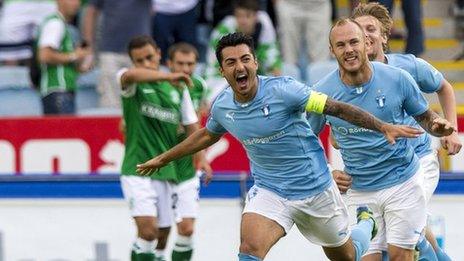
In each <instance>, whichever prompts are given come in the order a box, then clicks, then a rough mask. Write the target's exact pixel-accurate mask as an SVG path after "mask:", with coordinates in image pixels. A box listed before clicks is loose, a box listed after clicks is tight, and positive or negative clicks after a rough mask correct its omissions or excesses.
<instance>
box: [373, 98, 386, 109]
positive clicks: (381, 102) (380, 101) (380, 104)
mask: <svg viewBox="0 0 464 261" xmlns="http://www.w3.org/2000/svg"><path fill="white" fill-rule="evenodd" d="M375 101H376V102H377V107H379V108H383V107H385V95H380V96H377V97H375Z"/></svg>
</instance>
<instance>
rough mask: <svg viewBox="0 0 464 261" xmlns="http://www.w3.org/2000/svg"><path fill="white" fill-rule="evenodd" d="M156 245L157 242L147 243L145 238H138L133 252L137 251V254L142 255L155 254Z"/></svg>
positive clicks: (133, 246)
mask: <svg viewBox="0 0 464 261" xmlns="http://www.w3.org/2000/svg"><path fill="white" fill-rule="evenodd" d="M155 245H156V240H153V241H147V240H145V239H143V238H140V237H138V238H137V239H136V240H135V242H134V244H133V245H132V250H134V251H135V253H137V254H140V253H155Z"/></svg>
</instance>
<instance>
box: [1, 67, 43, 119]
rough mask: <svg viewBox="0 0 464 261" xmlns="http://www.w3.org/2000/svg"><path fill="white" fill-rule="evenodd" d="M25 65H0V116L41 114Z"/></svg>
mask: <svg viewBox="0 0 464 261" xmlns="http://www.w3.org/2000/svg"><path fill="white" fill-rule="evenodd" d="M31 86H32V85H31V83H30V80H29V69H28V68H27V67H25V66H0V116H39V115H42V102H41V100H40V94H39V93H38V91H36V90H34V89H33V88H32V87H31Z"/></svg>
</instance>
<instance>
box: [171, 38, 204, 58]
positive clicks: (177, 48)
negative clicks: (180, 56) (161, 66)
mask: <svg viewBox="0 0 464 261" xmlns="http://www.w3.org/2000/svg"><path fill="white" fill-rule="evenodd" d="M177 52H180V53H184V54H189V53H193V54H195V59H196V60H198V57H199V55H198V50H197V48H195V46H193V45H191V44H189V43H184V42H180V43H176V44H173V45H171V46H170V47H169V49H168V58H169V60H171V61H172V59H174V55H176V53H177Z"/></svg>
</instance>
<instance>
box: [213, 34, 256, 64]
mask: <svg viewBox="0 0 464 261" xmlns="http://www.w3.org/2000/svg"><path fill="white" fill-rule="evenodd" d="M241 44H245V45H247V46H248V48H250V52H251V53H252V54H253V57H255V58H256V55H255V49H254V43H253V38H252V37H251V36H248V35H246V34H244V33H240V32H237V33H231V34H227V35H225V36H223V37H222V38H221V40H219V42H218V44H217V45H216V59H217V60H218V62H219V66H221V63H222V50H223V49H224V48H226V47H231V46H237V45H241Z"/></svg>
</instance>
